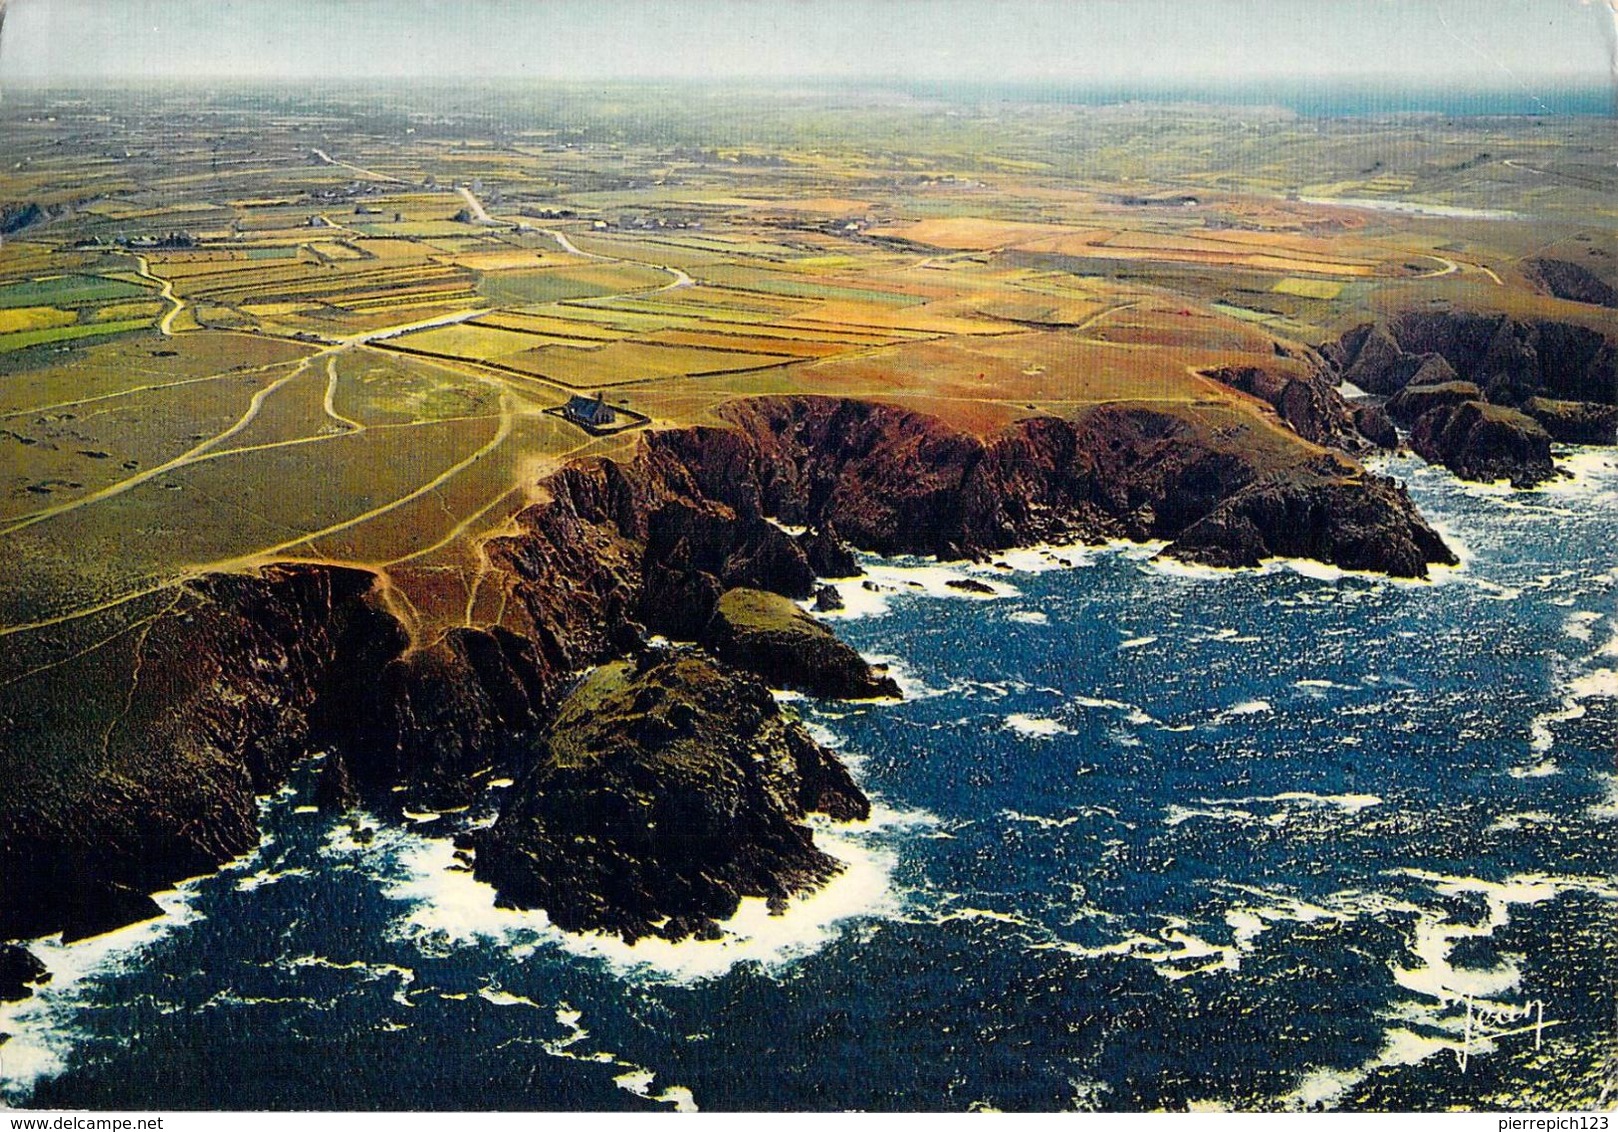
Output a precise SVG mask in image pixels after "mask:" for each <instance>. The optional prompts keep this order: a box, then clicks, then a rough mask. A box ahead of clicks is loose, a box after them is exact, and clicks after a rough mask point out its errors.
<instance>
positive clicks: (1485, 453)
mask: <svg viewBox="0 0 1618 1132" xmlns="http://www.w3.org/2000/svg"><path fill="white" fill-rule="evenodd" d="M1410 446H1411V447H1412V448H1414V449H1415V450H1416V451H1417V452H1419V453H1420V454H1421V455H1422V457H1423V458H1424V459H1426V460H1428V461H1430V462H1431V463H1434V464H1443V465H1444V466H1445V467H1446V468H1448V469H1449V470H1450V471H1452V472H1454V473H1455V474H1456V475H1458V476H1460V477H1461V478H1462V479H1468V480H1482V481H1484V482H1489V481H1492V480H1497V479H1509V480H1510V481H1511V486H1513V487H1533V486H1534V485H1535V484H1538V483H1542V482H1544V481H1545V480H1548V479H1550V478H1552V477H1553V476H1555V475H1556V466H1555V465H1554V464H1553V463H1552V462H1551V438H1550V435H1549V434H1548V433H1547V432H1546V431H1545V430H1544V429H1543V428H1541V427H1540V426H1539V424H1538V423H1536V422H1535V421H1534V420H1533V419H1532V418H1530V417H1527V416H1524V415H1523V414H1522V413H1519V412H1517V411H1516V410H1515V409H1507V408H1504V407H1503V406H1500V405H1489V404H1485V403H1484V402H1482V401H1463V402H1460V403H1459V404H1454V405H1446V406H1441V407H1439V408H1435V409H1431V410H1429V411H1428V412H1426V413H1424V414H1422V416H1421V417H1420V419H1418V420H1417V421H1416V426H1415V428H1414V429H1412V430H1411V433H1410Z"/></svg>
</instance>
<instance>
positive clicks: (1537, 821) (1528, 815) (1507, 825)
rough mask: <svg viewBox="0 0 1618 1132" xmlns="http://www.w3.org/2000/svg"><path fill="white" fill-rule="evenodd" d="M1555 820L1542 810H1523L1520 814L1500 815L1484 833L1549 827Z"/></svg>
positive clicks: (1514, 831) (1513, 831) (1512, 831)
mask: <svg viewBox="0 0 1618 1132" xmlns="http://www.w3.org/2000/svg"><path fill="white" fill-rule="evenodd" d="M1554 820H1555V819H1554V818H1552V817H1551V815H1550V814H1547V813H1545V812H1544V811H1543V810H1525V811H1523V812H1522V813H1515V814H1501V815H1500V816H1499V817H1497V818H1495V819H1494V821H1492V822H1490V823H1489V825H1488V828H1486V829H1485V830H1484V831H1483V832H1484V833H1516V832H1517V831H1518V830H1521V829H1523V828H1524V827H1532V826H1546V825H1550V824H1551V823H1552V822H1553V821H1554Z"/></svg>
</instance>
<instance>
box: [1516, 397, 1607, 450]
mask: <svg viewBox="0 0 1618 1132" xmlns="http://www.w3.org/2000/svg"><path fill="white" fill-rule="evenodd" d="M1522 411H1523V412H1524V413H1526V414H1527V415H1529V416H1530V417H1533V418H1534V420H1536V421H1538V422H1539V426H1540V427H1541V428H1543V429H1544V430H1545V431H1546V432H1548V433H1550V436H1551V439H1552V440H1554V441H1557V442H1559V443H1562V444H1618V406H1613V405H1596V404H1592V403H1591V402H1589V401H1557V400H1555V399H1553V398H1550V397H1530V398H1529V399H1528V400H1527V401H1524V402H1523V405H1522Z"/></svg>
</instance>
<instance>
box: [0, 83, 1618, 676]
mask: <svg viewBox="0 0 1618 1132" xmlns="http://www.w3.org/2000/svg"><path fill="white" fill-rule="evenodd" d="M573 93H576V92H573ZM148 94H149V97H145V98H143V99H142V100H140V102H139V103H138V107H139V108H138V109H131V106H132V105H136V104H133V103H127V102H125V101H122V100H120V99H119V98H118V96H117V93H116V92H109V91H101V92H80V93H71V94H70V93H67V92H54V93H52V92H32V93H30V92H27V91H24V92H20V93H19V94H17V95H15V96H14V95H13V94H12V92H9V91H8V97H7V100H6V102H5V104H4V106H3V107H0V148H3V149H4V151H5V152H6V153H7V154H8V155H14V158H13V161H12V163H11V164H10V165H8V168H7V169H5V170H4V171H0V201H8V202H16V203H24V202H34V203H37V204H38V205H40V207H41V208H42V209H43V210H44V217H45V218H44V219H43V220H42V221H40V222H36V223H34V224H32V225H30V226H29V227H27V228H24V229H22V230H21V231H18V232H15V233H12V234H10V235H8V236H7V237H6V239H5V241H4V243H3V244H0V554H3V555H4V558H5V561H6V562H7V563H8V566H7V569H6V571H5V573H4V580H3V582H0V635H3V636H5V637H6V638H7V641H6V647H5V648H4V649H3V650H0V652H3V654H4V655H5V656H6V657H7V658H8V659H7V660H6V661H4V662H3V664H0V680H7V681H9V680H12V679H15V678H17V677H18V676H20V675H21V674H23V673H26V672H30V671H33V670H36V669H38V668H40V667H41V666H45V665H50V664H53V663H57V662H59V661H60V660H62V659H64V658H67V657H71V656H76V655H81V654H83V653H85V652H87V651H89V650H94V649H99V648H102V647H107V648H109V655H112V654H113V653H114V652H116V651H117V650H116V649H115V648H112V646H113V645H115V644H116V643H117V642H123V645H127V644H128V642H129V640H130V639H131V635H132V634H135V633H137V632H138V631H139V626H141V625H142V624H145V623H147V619H149V618H151V617H153V616H156V615H160V614H161V611H162V610H163V608H164V600H165V598H164V595H165V593H167V592H168V591H169V589H170V588H171V587H173V586H174V585H175V583H177V582H178V581H181V580H183V579H186V578H189V577H193V576H196V575H198V574H200V573H205V572H209V571H217V570H231V569H241V568H245V567H248V566H251V565H254V564H258V563H263V562H267V561H273V560H311V561H322V562H343V563H353V564H359V565H364V566H366V567H369V568H372V569H375V570H377V571H380V572H382V573H383V574H384V575H385V576H386V577H387V579H388V580H389V582H390V586H391V588H390V600H391V601H392V602H393V604H394V606H395V608H396V610H397V611H398V612H399V613H400V615H401V617H403V618H404V619H405V620H406V622H407V623H408V624H410V625H411V626H412V627H413V628H415V629H416V630H417V631H419V632H423V633H425V632H430V631H432V630H435V629H440V628H443V627H446V626H450V625H455V624H464V623H481V622H485V621H487V620H489V619H491V618H495V617H498V616H499V611H498V608H497V607H491V605H490V603H489V602H487V601H484V600H482V598H481V597H480V588H479V587H480V583H481V581H482V579H483V576H484V574H485V572H486V570H487V562H486V560H485V559H484V557H483V555H482V552H481V547H482V545H483V543H484V541H485V540H486V539H487V538H489V537H490V536H491V535H494V534H497V533H499V532H501V531H503V530H505V529H507V527H508V525H509V523H510V520H511V519H512V517H513V515H514V514H515V513H516V512H517V511H518V510H520V509H521V508H522V507H523V506H524V505H525V504H526V503H528V502H531V501H532V500H533V498H534V491H535V486H534V485H535V482H536V481H537V480H538V479H539V477H540V476H541V475H543V474H544V473H545V472H547V471H549V470H552V469H554V468H556V467H558V466H559V465H560V464H561V463H562V462H564V461H565V460H567V459H569V458H572V457H575V456H580V455H587V454H611V453H622V452H624V451H627V450H628V449H629V447H630V446H632V445H633V444H635V443H636V439H635V434H634V433H633V432H631V433H628V434H625V435H620V436H617V437H604V438H596V437H592V436H590V435H588V434H586V433H584V432H582V431H580V430H578V429H575V428H573V427H571V426H569V425H568V424H566V423H565V422H563V421H561V420H559V419H558V418H556V417H555V416H553V415H548V414H547V413H546V410H547V409H551V408H554V407H555V406H557V405H558V404H560V403H562V402H563V401H565V400H566V399H567V398H568V397H569V396H571V395H574V394H575V393H579V392H586V393H591V392H595V391H597V390H600V391H604V392H605V394H606V395H607V396H608V398H609V399H610V400H611V401H612V402H613V403H615V404H621V405H624V406H627V407H629V408H632V409H634V410H636V411H638V412H640V413H644V414H646V415H647V416H648V417H650V418H651V421H652V426H653V427H667V426H676V425H681V424H686V423H691V422H709V423H712V422H715V421H717V420H718V419H719V418H717V417H716V416H715V415H714V409H715V408H716V407H717V406H718V405H719V404H721V403H722V402H724V401H726V400H729V399H732V398H736V397H741V396H747V395H751V394H766V393H786V392H797V393H820V394H837V395H849V396H858V397H863V398H869V399H876V400H886V401H891V402H894V403H899V404H903V405H906V406H908V407H912V408H916V409H919V410H922V411H925V412H928V413H932V414H935V415H938V416H940V417H943V418H945V419H947V420H949V421H950V422H952V423H954V424H956V425H958V426H961V427H965V428H968V429H970V430H973V431H977V432H980V433H984V434H987V433H991V432H993V431H995V430H997V429H999V428H1001V427H1004V426H1005V425H1007V424H1009V423H1010V422H1012V421H1015V420H1017V419H1020V418H1023V417H1027V416H1031V415H1038V414H1053V415H1058V416H1072V415H1075V414H1077V413H1080V412H1082V411H1084V410H1085V409H1086V408H1087V407H1089V406H1093V405H1096V404H1101V403H1106V402H1117V401H1136V402H1147V403H1151V404H1154V405H1158V406H1172V407H1175V408H1176V411H1183V412H1186V413H1193V414H1202V415H1204V416H1206V417H1207V418H1208V419H1209V420H1210V421H1215V422H1216V423H1218V424H1219V426H1220V427H1227V426H1229V427H1240V428H1243V429H1246V430H1248V431H1249V432H1250V433H1251V434H1252V435H1253V436H1255V437H1263V438H1265V439H1264V441H1263V442H1264V443H1271V444H1276V445H1283V446H1284V445H1289V444H1297V443H1302V442H1301V441H1298V440H1297V438H1296V437H1293V436H1292V434H1290V433H1289V432H1288V431H1287V430H1286V427H1285V426H1284V425H1283V424H1281V423H1280V422H1279V421H1278V420H1277V419H1276V418H1275V417H1274V415H1273V414H1272V413H1271V412H1270V410H1269V409H1268V407H1267V406H1264V405H1262V404H1261V403H1259V402H1257V401H1256V400H1254V399H1253V398H1250V397H1246V396H1244V395H1242V394H1239V393H1236V392H1234V391H1232V390H1230V389H1228V388H1226V387H1224V386H1221V385H1218V384H1216V383H1214V382H1212V381H1209V380H1207V379H1205V378H1203V377H1201V376H1199V374H1198V372H1197V371H1199V370H1201V369H1205V368H1209V367H1213V366H1221V365H1239V364H1244V363H1250V364H1262V363H1264V362H1266V361H1270V362H1272V363H1273V360H1274V358H1275V356H1276V345H1277V342H1278V341H1279V342H1281V343H1312V342H1317V341H1320V340H1323V339H1324V338H1326V337H1328V336H1329V335H1331V334H1333V333H1335V332H1337V331H1340V330H1341V329H1343V328H1345V327H1347V326H1350V325H1353V324H1354V323H1355V322H1357V321H1361V320H1364V319H1366V318H1368V317H1371V316H1372V315H1374V314H1376V313H1379V312H1388V311H1394V310H1401V309H1408V308H1411V307H1414V306H1421V305H1428V306H1431V305H1442V306H1453V307H1468V308H1479V309H1487V310H1502V311H1509V312H1512V313H1517V314H1533V315H1544V316H1553V317H1556V318H1559V319H1564V320H1568V321H1575V322H1582V323H1585V324H1588V325H1593V326H1598V327H1599V326H1604V325H1606V323H1607V320H1610V317H1611V314H1610V311H1606V310H1604V309H1603V308H1601V307H1598V306H1592V305H1590V304H1588V303H1583V302H1573V301H1568V300H1565V299H1558V298H1554V297H1552V296H1551V295H1549V294H1548V293H1547V292H1546V288H1545V287H1544V285H1543V283H1542V281H1541V280H1540V279H1539V278H1538V277H1536V276H1535V274H1534V272H1533V270H1532V268H1531V265H1530V261H1532V260H1534V259H1535V258H1536V257H1538V258H1543V257H1545V256H1553V257H1555V258H1559V259H1562V260H1566V261H1571V262H1576V263H1578V264H1579V265H1581V267H1583V268H1584V269H1587V270H1588V271H1589V272H1591V273H1593V274H1594V275H1595V276H1596V277H1598V278H1600V279H1604V280H1607V281H1608V282H1609V283H1610V282H1611V281H1612V280H1613V279H1614V277H1615V272H1618V268H1615V267H1614V265H1613V262H1612V259H1611V255H1610V249H1611V247H1612V245H1613V240H1612V228H1613V226H1614V224H1615V223H1618V210H1615V209H1614V207H1613V204H1612V201H1613V200H1615V199H1618V193H1615V192H1614V190H1615V189H1618V183H1615V181H1618V175H1615V174H1614V172H1613V169H1614V162H1613V153H1612V150H1611V146H1612V142H1611V132H1610V128H1609V127H1608V124H1607V123H1605V122H1602V121H1598V120H1588V121H1580V120H1576V119H1566V120H1549V121H1535V122H1532V123H1528V122H1523V121H1512V120H1506V119H1498V120H1496V119H1477V120H1472V121H1467V122H1457V121H1451V120H1446V119H1441V118H1436V117H1435V118H1431V119H1426V118H1397V119H1370V118H1364V119H1342V120H1331V121H1313V120H1303V119H1299V118H1297V117H1295V116H1293V115H1291V114H1289V113H1285V112H1281V111H1274V112H1269V111H1262V110H1258V109H1256V108H1253V107H1247V108H1244V110H1242V111H1241V112H1240V113H1237V112H1226V111H1221V110H1219V109H1217V108H1209V107H1196V108H1187V107H1159V108H1152V107H1144V106H1129V107H1117V108H1095V107H1090V108H1086V107H1076V106H1066V105H1061V104H1049V103H1047V104H1038V105H1033V104H1030V105H1021V104H1017V103H1015V102H993V103H982V104H977V103H963V104H961V105H958V106H954V107H951V108H949V113H947V114H946V113H940V109H941V108H940V107H939V106H938V105H935V104H932V103H928V102H926V101H924V100H921V99H917V98H912V97H905V96H899V95H897V94H892V93H889V94H886V95H883V96H880V97H874V98H872V99H868V100H863V101H859V102H857V103H856V102H853V101H850V100H847V99H835V98H824V99H819V100H816V99H814V98H811V97H810V96H798V95H793V94H790V93H785V92H775V93H754V94H749V95H742V94H729V93H720V92H717V91H713V90H707V91H704V92H703V93H702V95H701V97H693V98H684V97H681V96H680V92H671V91H668V90H659V89H651V88H645V89H639V88H636V89H630V88H626V89H624V90H622V91H620V92H618V95H617V96H615V97H614V98H613V99H610V100H604V101H602V102H601V103H600V104H599V105H596V106H594V107H593V108H591V107H590V106H589V104H587V103H583V102H581V101H580V100H578V99H577V98H575V97H572V95H571V94H570V93H569V92H566V91H559V90H552V89H548V88H547V89H519V88H510V89H507V88H500V89H498V90H495V91H493V92H484V93H483V95H482V96H480V98H479V99H478V100H477V103H476V105H477V107H478V109H477V111H476V112H475V113H470V112H469V113H464V114H455V113H445V112H444V111H443V105H444V104H443V103H439V104H437V108H436V109H435V111H434V113H433V114H432V115H431V116H428V115H425V114H417V113H416V112H415V110H414V108H413V107H412V105H411V104H410V102H409V98H410V96H409V94H408V92H403V91H398V92H392V93H391V94H388V95H387V96H386V98H385V99H383V101H382V102H381V103H380V104H379V102H378V99H377V95H376V94H375V93H374V92H367V93H364V94H359V93H353V94H345V93H343V92H319V93H315V94H309V95H308V96H307V97H304V96H293V95H290V94H289V93H288V92H287V91H285V90H282V91H278V92H273V93H271V94H264V93H259V94H254V93H252V92H246V91H243V92H238V93H235V94H204V93H202V92H199V91H190V90H185V89H182V88H173V89H164V90H156V91H152V92H148ZM654 104H655V105H656V106H657V107H658V113H657V114H646V113H642V112H640V111H641V110H644V109H645V108H646V107H647V106H650V105H654ZM637 108H638V109H637ZM202 110H206V111H207V113H206V115H205V116H200V117H199V116H198V114H199V112H200V111H202ZM271 110H273V113H271V112H270V111H271ZM204 135H205V136H206V139H207V142H206V144H203V142H202V140H200V139H202V138H203V136H204ZM1501 200H1509V201H1510V202H1511V210H1512V214H1510V215H1501V214H1499V202H1500V201H1501ZM1342 201H1354V202H1357V203H1356V206H1354V207H1349V206H1346V205H1344V204H1342V203H1340V202H1342ZM1410 205H1416V206H1420V207H1421V209H1424V210H1425V211H1420V210H1418V211H1410V210H1409V209H1408V206H1410ZM1394 206H1398V209H1396V208H1395V207H1394ZM1399 209H1403V210H1399ZM123 645H119V646H118V647H119V648H122V647H123ZM125 651H127V649H126V650H125ZM120 655H121V654H120Z"/></svg>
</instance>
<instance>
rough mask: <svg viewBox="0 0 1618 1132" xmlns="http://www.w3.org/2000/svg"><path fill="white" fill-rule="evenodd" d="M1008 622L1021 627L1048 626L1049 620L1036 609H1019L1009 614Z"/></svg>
mask: <svg viewBox="0 0 1618 1132" xmlns="http://www.w3.org/2000/svg"><path fill="white" fill-rule="evenodd" d="M1009 620H1011V621H1016V622H1019V623H1021V624H1023V625H1048V624H1050V620H1051V619H1050V618H1049V617H1047V616H1046V615H1045V614H1043V613H1041V612H1039V611H1038V610H1037V609H1019V610H1017V612H1015V613H1013V614H1011V616H1010V617H1009Z"/></svg>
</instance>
